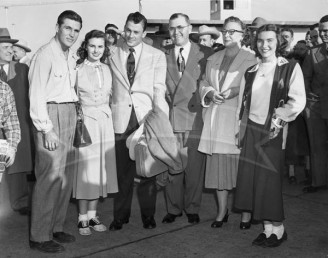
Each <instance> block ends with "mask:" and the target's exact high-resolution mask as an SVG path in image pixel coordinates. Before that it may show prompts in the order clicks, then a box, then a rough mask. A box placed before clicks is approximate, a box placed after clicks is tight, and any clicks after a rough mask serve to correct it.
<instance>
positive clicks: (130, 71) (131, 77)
mask: <svg viewBox="0 0 328 258" xmlns="http://www.w3.org/2000/svg"><path fill="white" fill-rule="evenodd" d="M129 51H130V54H129V56H128V61H127V67H126V69H127V72H128V79H129V82H130V86H132V84H133V80H134V76H135V74H136V73H135V71H134V70H135V66H136V61H135V59H134V55H133V52H134V51H135V50H134V48H132V47H131V48H129Z"/></svg>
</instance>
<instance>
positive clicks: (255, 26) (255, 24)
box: [248, 17, 268, 50]
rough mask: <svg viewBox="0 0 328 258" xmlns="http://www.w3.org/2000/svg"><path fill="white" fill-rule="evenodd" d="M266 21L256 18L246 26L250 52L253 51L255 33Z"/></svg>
mask: <svg viewBox="0 0 328 258" xmlns="http://www.w3.org/2000/svg"><path fill="white" fill-rule="evenodd" d="M267 23H268V21H267V20H266V19H264V18H262V17H256V18H255V19H254V20H253V21H252V24H251V25H249V26H248V28H249V29H250V35H249V36H250V48H251V49H252V50H254V47H255V44H256V42H255V37H256V31H257V29H258V28H260V27H261V26H263V25H265V24H267Z"/></svg>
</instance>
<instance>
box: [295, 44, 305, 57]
mask: <svg viewBox="0 0 328 258" xmlns="http://www.w3.org/2000/svg"><path fill="white" fill-rule="evenodd" d="M307 50H308V47H307V46H306V44H305V43H300V42H298V43H297V44H296V45H295V46H294V55H296V56H298V57H304V56H305V55H306V52H307Z"/></svg>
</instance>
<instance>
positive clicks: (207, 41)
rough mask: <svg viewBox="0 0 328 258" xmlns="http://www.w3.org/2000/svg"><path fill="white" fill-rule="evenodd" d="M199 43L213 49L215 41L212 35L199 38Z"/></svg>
mask: <svg viewBox="0 0 328 258" xmlns="http://www.w3.org/2000/svg"><path fill="white" fill-rule="evenodd" d="M198 42H199V44H201V45H203V46H207V47H212V46H213V44H214V39H213V38H212V36H211V35H208V34H206V35H201V36H199V41H198Z"/></svg>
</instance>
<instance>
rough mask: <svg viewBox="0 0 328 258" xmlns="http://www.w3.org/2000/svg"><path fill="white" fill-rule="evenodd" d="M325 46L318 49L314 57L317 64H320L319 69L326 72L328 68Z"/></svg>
mask: <svg viewBox="0 0 328 258" xmlns="http://www.w3.org/2000/svg"><path fill="white" fill-rule="evenodd" d="M325 46H326V45H325V44H323V45H322V46H321V47H320V48H318V50H317V52H316V53H315V57H316V59H317V63H318V64H320V65H319V67H320V68H321V69H323V70H325V71H326V70H327V66H328V58H327V56H328V53H327V50H326V48H325Z"/></svg>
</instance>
